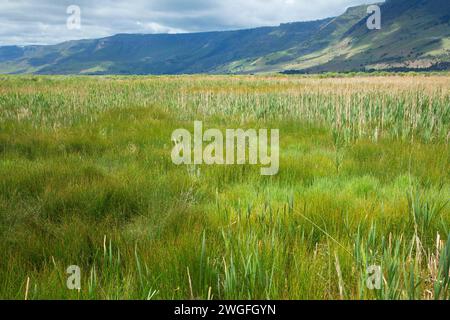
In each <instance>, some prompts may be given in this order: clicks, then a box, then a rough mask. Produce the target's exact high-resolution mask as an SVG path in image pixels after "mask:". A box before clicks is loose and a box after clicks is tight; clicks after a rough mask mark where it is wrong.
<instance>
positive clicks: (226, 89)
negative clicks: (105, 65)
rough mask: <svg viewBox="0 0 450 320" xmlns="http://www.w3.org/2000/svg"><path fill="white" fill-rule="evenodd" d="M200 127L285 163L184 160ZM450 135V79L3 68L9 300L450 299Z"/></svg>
mask: <svg viewBox="0 0 450 320" xmlns="http://www.w3.org/2000/svg"><path fill="white" fill-rule="evenodd" d="M194 120H199V121H203V123H204V125H205V127H210V128H220V129H223V130H224V129H226V128H249V129H250V128H269V129H280V143H281V146H280V148H281V150H280V152H281V153H280V172H279V174H278V175H276V176H273V177H267V176H261V175H260V170H259V169H260V168H259V166H250V165H244V166H237V165H236V166H198V167H186V166H175V165H174V164H173V163H172V161H171V157H170V154H171V150H172V147H173V145H172V142H171V134H172V132H173V130H175V129H177V128H187V129H190V130H192V127H193V122H194ZM449 143H450V77H448V76H414V77H408V76H403V77H396V76H391V77H356V78H348V77H347V78H333V79H319V78H315V77H282V76H270V77H269V76H267V77H262V76H261V77H250V76H249V77H246V76H236V77H234V76H229V77H227V76H223V77H222V76H185V77H184V76H183V77H56V76H55V77H34V76H20V77H19V76H2V77H0V252H1V259H0V298H4V299H449V298H450V288H449V287H450V279H449V269H450V240H449V234H450V204H449V203H448V201H449V200H450V145H449ZM70 265H78V266H80V268H81V271H82V278H81V281H82V287H81V290H79V291H77V290H75V291H73V290H68V289H67V287H66V280H67V277H68V275H67V274H66V269H67V267H68V266H70ZM373 265H375V266H380V267H381V270H382V273H383V281H382V283H381V289H380V290H370V289H369V288H368V287H367V285H366V282H367V281H366V280H367V268H368V267H369V266H373Z"/></svg>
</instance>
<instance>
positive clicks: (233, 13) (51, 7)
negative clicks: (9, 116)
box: [0, 0, 377, 45]
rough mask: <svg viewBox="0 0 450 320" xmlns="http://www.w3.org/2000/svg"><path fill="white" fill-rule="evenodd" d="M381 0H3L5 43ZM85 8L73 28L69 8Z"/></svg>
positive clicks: (222, 22) (325, 12)
mask: <svg viewBox="0 0 450 320" xmlns="http://www.w3.org/2000/svg"><path fill="white" fill-rule="evenodd" d="M372 2H377V1H376V0H315V1H311V0H246V1H242V0H133V1H125V0H96V1H92V0H61V1H54V0H0V45H11V44H18V45H24V44H52V43H59V42H62V41H66V40H75V39H82V38H99V37H105V36H109V35H113V34H117V33H180V32H199V31H212V30H230V29H238V28H250V27H257V26H266V25H278V24H280V23H285V22H293V21H305V20H315V19H321V18H326V17H330V16H336V15H339V14H341V13H343V12H344V10H345V9H346V8H347V7H349V6H353V5H358V4H362V3H372ZM70 5H78V6H80V7H81V10H82V17H81V18H82V25H81V29H80V30H68V29H67V28H66V20H67V18H68V15H67V13H66V9H67V7H68V6H70Z"/></svg>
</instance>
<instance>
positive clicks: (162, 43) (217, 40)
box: [0, 0, 450, 74]
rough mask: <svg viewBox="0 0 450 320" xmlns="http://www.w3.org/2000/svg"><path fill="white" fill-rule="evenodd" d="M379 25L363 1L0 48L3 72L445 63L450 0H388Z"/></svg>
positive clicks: (449, 48) (449, 54)
mask: <svg viewBox="0 0 450 320" xmlns="http://www.w3.org/2000/svg"><path fill="white" fill-rule="evenodd" d="M381 7H382V29H381V30H368V29H367V27H366V19H367V16H368V14H367V6H358V7H353V8H349V9H348V10H347V11H346V12H345V13H344V14H342V15H341V16H338V17H336V18H329V19H323V20H318V21H311V22H297V23H290V24H282V25H280V26H278V27H263V28H256V29H248V30H237V31H225V32H207V33H192V34H156V35H135V34H120V35H116V36H112V37H107V38H103V39H95V40H81V41H70V42H66V43H62V44H59V45H52V46H27V47H18V46H10V47H0V72H1V73H37V74H185V73H187V74H191V73H260V72H283V71H284V72H294V73H296V72H324V71H354V70H369V69H377V70H386V69H387V70H390V69H391V70H392V69H394V70H395V69H426V70H428V69H429V70H439V69H450V1H448V0H388V1H386V3H383V4H381Z"/></svg>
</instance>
